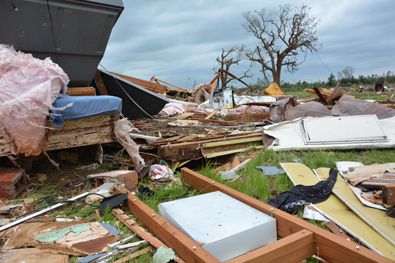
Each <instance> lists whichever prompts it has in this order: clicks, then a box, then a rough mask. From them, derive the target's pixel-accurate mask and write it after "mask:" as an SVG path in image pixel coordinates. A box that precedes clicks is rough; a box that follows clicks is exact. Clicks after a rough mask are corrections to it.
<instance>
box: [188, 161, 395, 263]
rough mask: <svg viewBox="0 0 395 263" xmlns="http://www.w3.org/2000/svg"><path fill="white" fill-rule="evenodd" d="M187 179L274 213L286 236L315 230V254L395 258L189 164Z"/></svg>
mask: <svg viewBox="0 0 395 263" xmlns="http://www.w3.org/2000/svg"><path fill="white" fill-rule="evenodd" d="M181 173H182V178H183V180H184V182H185V183H186V184H187V185H189V186H190V187H192V188H195V189H196V190H198V191H201V192H203V193H209V192H213V191H221V192H223V193H225V194H227V195H229V196H231V197H233V198H235V199H237V200H239V201H241V202H243V203H245V204H247V205H249V206H251V207H253V208H255V209H257V210H259V211H261V212H263V213H266V214H268V215H273V216H274V218H276V220H277V234H278V235H279V236H281V237H286V236H289V235H291V234H292V233H296V232H298V231H300V230H303V229H306V230H308V231H311V232H313V233H314V239H315V244H314V248H315V254H316V255H317V256H319V257H321V258H323V259H325V260H326V261H329V262H347V263H351V262H355V263H357V262H393V261H392V260H390V259H388V258H386V257H384V256H382V255H379V254H377V253H375V252H373V251H371V250H369V249H367V248H365V247H362V246H358V245H356V244H355V243H352V242H350V241H347V240H346V239H344V238H341V237H338V236H336V235H335V234H333V233H330V232H328V231H326V230H324V229H322V228H319V227H318V226H315V225H313V224H310V223H308V222H305V221H303V220H302V219H299V218H297V217H295V216H292V215H290V214H288V213H286V212H284V211H281V210H279V209H276V208H273V207H271V206H270V205H268V204H265V203H263V202H261V201H259V200H257V199H255V198H252V197H250V196H248V195H245V194H243V193H240V192H238V191H237V190H235V189H232V188H230V187H228V186H225V185H223V184H221V183H218V182H216V181H214V180H212V179H210V178H207V177H205V176H203V175H201V174H199V173H197V172H194V171H192V170H190V169H188V168H181Z"/></svg>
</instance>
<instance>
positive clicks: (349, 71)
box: [336, 66, 355, 81]
mask: <svg viewBox="0 0 395 263" xmlns="http://www.w3.org/2000/svg"><path fill="white" fill-rule="evenodd" d="M354 73H355V69H354V68H353V67H350V66H347V67H345V68H344V69H343V70H342V71H340V72H338V73H337V74H336V75H337V79H338V81H341V80H342V79H346V80H348V81H350V80H351V79H352V77H353V75H354Z"/></svg>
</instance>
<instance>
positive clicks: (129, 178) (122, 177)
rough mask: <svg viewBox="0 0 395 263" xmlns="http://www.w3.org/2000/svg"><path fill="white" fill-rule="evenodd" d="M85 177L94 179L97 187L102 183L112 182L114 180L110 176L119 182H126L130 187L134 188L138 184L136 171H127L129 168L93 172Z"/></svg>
mask: <svg viewBox="0 0 395 263" xmlns="http://www.w3.org/2000/svg"><path fill="white" fill-rule="evenodd" d="M103 176H105V177H103ZM108 177H110V178H108ZM87 178H91V179H94V180H95V182H96V187H99V186H100V185H102V184H104V183H111V182H114V180H112V179H111V178H115V179H117V180H119V181H120V182H122V183H124V184H126V185H127V186H129V187H130V188H132V189H134V188H136V186H137V184H138V178H137V172H136V171H129V170H114V171H107V172H102V173H95V174H90V175H88V177H87Z"/></svg>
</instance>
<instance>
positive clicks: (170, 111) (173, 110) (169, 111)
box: [158, 103, 185, 116]
mask: <svg viewBox="0 0 395 263" xmlns="http://www.w3.org/2000/svg"><path fill="white" fill-rule="evenodd" d="M184 112H185V109H184V108H183V107H182V106H180V105H177V104H174V103H167V104H166V105H165V107H164V108H163V109H162V110H161V111H160V112H159V113H158V115H163V116H169V115H175V114H182V113H184Z"/></svg>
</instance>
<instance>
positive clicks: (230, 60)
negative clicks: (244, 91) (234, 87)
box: [214, 45, 252, 89]
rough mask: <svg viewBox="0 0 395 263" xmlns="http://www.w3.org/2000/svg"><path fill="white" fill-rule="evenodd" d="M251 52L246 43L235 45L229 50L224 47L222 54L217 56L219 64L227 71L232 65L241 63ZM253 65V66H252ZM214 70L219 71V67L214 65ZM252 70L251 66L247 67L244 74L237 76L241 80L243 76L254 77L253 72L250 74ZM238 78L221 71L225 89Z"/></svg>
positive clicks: (222, 83) (222, 85) (222, 84)
mask: <svg viewBox="0 0 395 263" xmlns="http://www.w3.org/2000/svg"><path fill="white" fill-rule="evenodd" d="M247 52H250V51H249V50H248V49H247V47H246V46H245V45H242V46H241V47H238V46H234V47H232V48H230V49H228V50H225V49H222V53H221V56H219V57H217V59H216V60H217V62H218V64H219V67H220V68H223V69H225V70H226V71H229V69H230V67H231V66H232V65H236V64H237V65H239V62H241V61H243V60H245V59H246V58H247V55H246V53H247ZM250 67H251V66H250ZM214 71H215V72H217V71H218V69H217V68H215V67H214ZM249 71H250V68H249V69H247V70H246V71H245V72H244V75H243V76H241V77H239V78H237V79H239V80H241V79H243V78H252V74H248V72H249ZM235 79H236V78H234V77H232V76H229V75H228V74H227V73H225V72H221V75H220V80H221V88H222V89H224V88H226V85H228V83H229V82H231V81H232V80H235Z"/></svg>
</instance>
